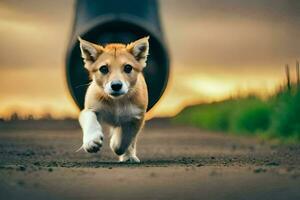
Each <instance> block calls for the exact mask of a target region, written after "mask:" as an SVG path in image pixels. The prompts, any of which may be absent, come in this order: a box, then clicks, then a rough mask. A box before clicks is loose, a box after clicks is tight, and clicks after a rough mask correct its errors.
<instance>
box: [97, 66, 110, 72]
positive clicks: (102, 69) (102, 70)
mask: <svg viewBox="0 0 300 200" xmlns="http://www.w3.org/2000/svg"><path fill="white" fill-rule="evenodd" d="M99 71H100V72H101V73H102V74H107V73H108V67H107V65H102V66H101V67H100V68H99Z"/></svg>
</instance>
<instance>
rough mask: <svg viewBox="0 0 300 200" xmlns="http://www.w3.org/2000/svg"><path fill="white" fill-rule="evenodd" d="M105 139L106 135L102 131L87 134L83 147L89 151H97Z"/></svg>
mask: <svg viewBox="0 0 300 200" xmlns="http://www.w3.org/2000/svg"><path fill="white" fill-rule="evenodd" d="M103 139H104V136H103V133H102V132H101V131H96V132H95V133H88V134H85V135H84V137H83V145H82V147H83V149H84V150H85V151H86V152H88V153H96V152H97V151H99V150H100V148H101V147H102V145H103Z"/></svg>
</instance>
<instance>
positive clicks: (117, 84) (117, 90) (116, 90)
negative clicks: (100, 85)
mask: <svg viewBox="0 0 300 200" xmlns="http://www.w3.org/2000/svg"><path fill="white" fill-rule="evenodd" d="M110 87H111V91H112V92H111V95H112V96H120V95H122V94H124V91H123V90H122V87H123V83H122V82H121V81H119V80H116V81H112V82H111V84H110Z"/></svg>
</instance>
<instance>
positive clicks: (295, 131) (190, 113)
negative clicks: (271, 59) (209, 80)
mask: <svg viewBox="0 0 300 200" xmlns="http://www.w3.org/2000/svg"><path fill="white" fill-rule="evenodd" d="M173 122H174V123H180V124H188V125H193V126H196V127H199V128H201V129H207V130H213V131H222V132H225V133H234V134H243V135H257V136H260V137H262V138H268V139H270V138H274V139H279V140H281V141H292V142H294V141H296V142H300V89H299V88H297V87H295V86H294V87H293V88H292V89H291V90H287V89H281V90H279V91H278V92H277V93H276V94H275V95H273V96H271V97H269V98H268V99H265V100H264V99H261V98H259V97H257V96H255V95H251V96H248V97H244V98H234V99H228V100H225V101H221V102H216V103H211V104H201V105H196V106H191V107H188V108H186V109H184V110H183V111H182V112H181V113H180V114H178V115H177V116H176V117H175V118H174V119H173Z"/></svg>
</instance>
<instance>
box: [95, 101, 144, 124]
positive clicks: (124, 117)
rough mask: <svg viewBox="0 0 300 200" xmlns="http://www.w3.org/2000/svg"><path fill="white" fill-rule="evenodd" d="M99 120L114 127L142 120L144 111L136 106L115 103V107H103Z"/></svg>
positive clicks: (99, 111)
mask: <svg viewBox="0 0 300 200" xmlns="http://www.w3.org/2000/svg"><path fill="white" fill-rule="evenodd" d="M97 113H98V118H99V119H100V120H104V121H105V122H107V123H109V124H113V125H119V124H121V123H124V122H128V121H131V120H132V119H140V118H141V117H142V116H143V114H144V111H143V110H142V109H140V108H138V107H137V106H136V105H134V104H131V103H129V104H122V103H114V104H113V105H110V106H106V105H102V106H101V108H99V110H98V112H97Z"/></svg>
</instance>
